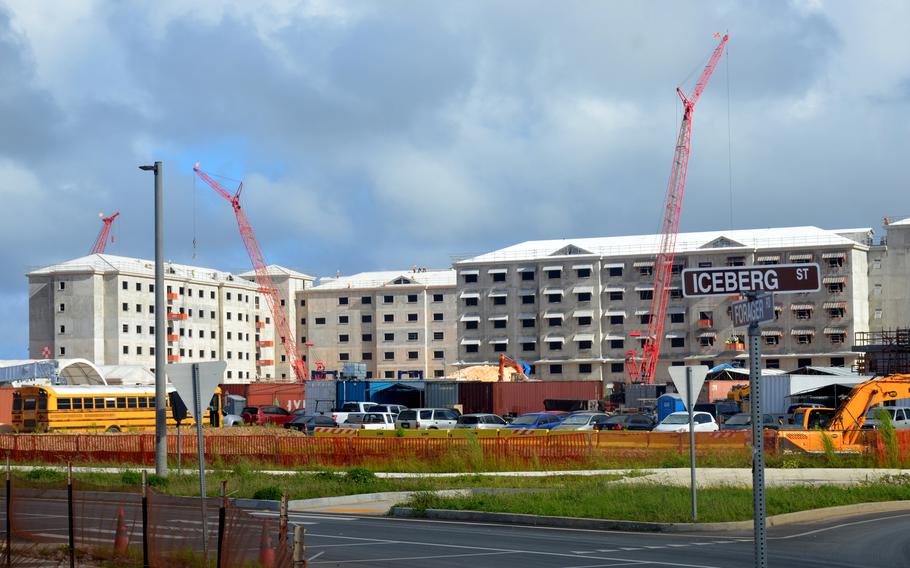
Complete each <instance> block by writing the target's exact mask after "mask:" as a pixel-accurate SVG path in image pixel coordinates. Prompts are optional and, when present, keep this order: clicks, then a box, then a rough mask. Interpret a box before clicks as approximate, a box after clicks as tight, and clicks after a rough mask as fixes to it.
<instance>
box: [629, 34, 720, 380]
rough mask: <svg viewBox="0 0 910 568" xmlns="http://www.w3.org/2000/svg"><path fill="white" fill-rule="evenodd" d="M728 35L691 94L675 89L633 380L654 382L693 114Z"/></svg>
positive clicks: (632, 364)
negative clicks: (674, 130) (676, 114)
mask: <svg viewBox="0 0 910 568" xmlns="http://www.w3.org/2000/svg"><path fill="white" fill-rule="evenodd" d="M727 39H729V36H728V35H726V34H725V35H724V36H723V38H721V40H720V43H719V44H718V45H717V47H716V48H715V49H714V52H713V53H712V54H711V58H710V59H709V60H708V63H707V65H705V68H704V69H703V70H702V72H701V75H700V76H699V77H698V81H697V82H696V83H695V88H694V89H693V90H692V94H691V95H690V96H689V97H686V94H685V93H683V91H682V89H680V88H678V87H677V89H676V92H677V94H679V98H680V99H681V100H682V103H683V118H682V122H681V123H680V125H679V135H678V136H677V138H676V151H675V152H674V155H673V166H672V168H671V170H670V181H669V183H668V184H667V202H666V205H665V206H664V214H663V226H662V229H663V230H662V232H661V237H660V248H659V249H658V252H657V258H655V260H654V269H653V270H654V289H653V291H652V295H651V309H650V311H649V314H650V320H649V321H648V330H647V332H646V334H645V335H644V337H643V341H644V343H643V344H642V349H641V350H642V354H641V356H640V357H639V355H638V351H637V350H635V349H631V350H629V351H627V352H626V371H627V373H628V375H629V379H630V380H631V382H633V383H648V384H651V383H653V382H654V373H655V371H656V369H657V361H658V359H659V357H660V346H661V343H662V342H663V335H664V325H665V323H666V321H665V320H666V317H667V304H668V303H669V300H670V290H669V287H670V280H671V279H672V277H673V261H674V260H675V259H676V237H677V235H678V234H679V219H680V214H681V213H682V201H683V195H684V194H685V191H686V174H687V173H688V171H689V153H690V151H691V148H692V117H693V113H694V111H695V103H697V102H698V99H699V98H700V97H701V94H702V92H704V90H705V87H707V86H708V80H709V79H710V78H711V75H712V74H713V73H714V69H715V68H716V67H717V62H718V61H719V60H720V56H721V55H722V54H723V52H724V46H726V44H727Z"/></svg>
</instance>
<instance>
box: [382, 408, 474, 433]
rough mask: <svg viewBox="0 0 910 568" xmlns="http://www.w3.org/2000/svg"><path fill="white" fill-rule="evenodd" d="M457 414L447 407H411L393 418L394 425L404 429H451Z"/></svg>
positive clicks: (456, 420)
mask: <svg viewBox="0 0 910 568" xmlns="http://www.w3.org/2000/svg"><path fill="white" fill-rule="evenodd" d="M458 416H459V414H458V413H457V412H455V411H454V410H450V409H448V408H411V409H409V410H402V411H401V412H400V413H399V414H398V416H397V417H396V418H395V427H396V428H404V429H406V430H451V429H452V428H454V427H455V423H456V422H458Z"/></svg>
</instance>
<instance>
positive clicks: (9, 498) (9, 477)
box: [6, 454, 13, 568]
mask: <svg viewBox="0 0 910 568" xmlns="http://www.w3.org/2000/svg"><path fill="white" fill-rule="evenodd" d="M12 504H13V473H12V471H11V467H10V465H9V454H6V568H10V566H12V564H13V522H12V514H13V507H12Z"/></svg>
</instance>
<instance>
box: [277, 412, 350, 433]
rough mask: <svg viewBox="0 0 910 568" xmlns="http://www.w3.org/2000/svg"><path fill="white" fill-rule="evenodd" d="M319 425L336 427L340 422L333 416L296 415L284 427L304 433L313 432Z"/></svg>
mask: <svg viewBox="0 0 910 568" xmlns="http://www.w3.org/2000/svg"><path fill="white" fill-rule="evenodd" d="M317 426H325V427H328V428H334V427H336V426H338V423H337V422H335V421H334V420H332V417H331V416H303V415H300V416H295V417H294V419H293V420H291V421H290V422H286V423H285V424H284V427H285V428H287V429H288V430H297V431H298V432H303V433H304V434H312V433H313V431H314V430H315V428H316V427H317Z"/></svg>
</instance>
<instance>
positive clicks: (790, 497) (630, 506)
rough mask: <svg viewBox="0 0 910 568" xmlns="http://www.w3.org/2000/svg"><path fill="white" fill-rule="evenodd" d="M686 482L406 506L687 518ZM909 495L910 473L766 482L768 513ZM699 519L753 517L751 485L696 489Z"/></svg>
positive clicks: (600, 482)
mask: <svg viewBox="0 0 910 568" xmlns="http://www.w3.org/2000/svg"><path fill="white" fill-rule="evenodd" d="M689 499H690V497H689V488H688V487H673V486H666V485H653V484H642V485H638V484H636V485H626V484H613V483H610V482H609V481H608V480H604V479H600V478H585V479H580V480H577V481H574V482H572V483H571V484H566V485H564V486H562V487H557V488H552V489H548V490H546V491H543V492H536V493H532V494H527V493H515V494H502V495H488V494H483V495H474V496H471V497H437V496H435V495H433V494H429V493H423V494H420V495H418V496H416V497H415V498H414V499H412V500H411V501H410V502H409V503H405V504H404V505H405V506H412V507H415V508H416V509H418V510H423V509H457V510H472V511H487V512H506V513H526V514H533V515H553V516H565V517H582V518H592V519H613V520H630V521H650V522H689V521H690V517H689V515H690V501H689ZM907 499H910V477H906V476H905V477H900V478H892V479H890V480H886V481H885V482H877V483H867V484H861V485H857V486H852V487H840V486H796V487H770V488H768V490H767V493H766V507H767V511H768V514H769V515H778V514H782V513H790V512H794V511H802V510H806V509H817V508H822V507H833V506H837V505H849V504H854V503H865V502H874V501H896V500H907ZM698 511H699V519H698V520H699V521H700V522H720V521H744V520H749V519H751V518H752V490H751V489H743V488H734V487H717V488H708V489H700V490H699V491H698Z"/></svg>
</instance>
